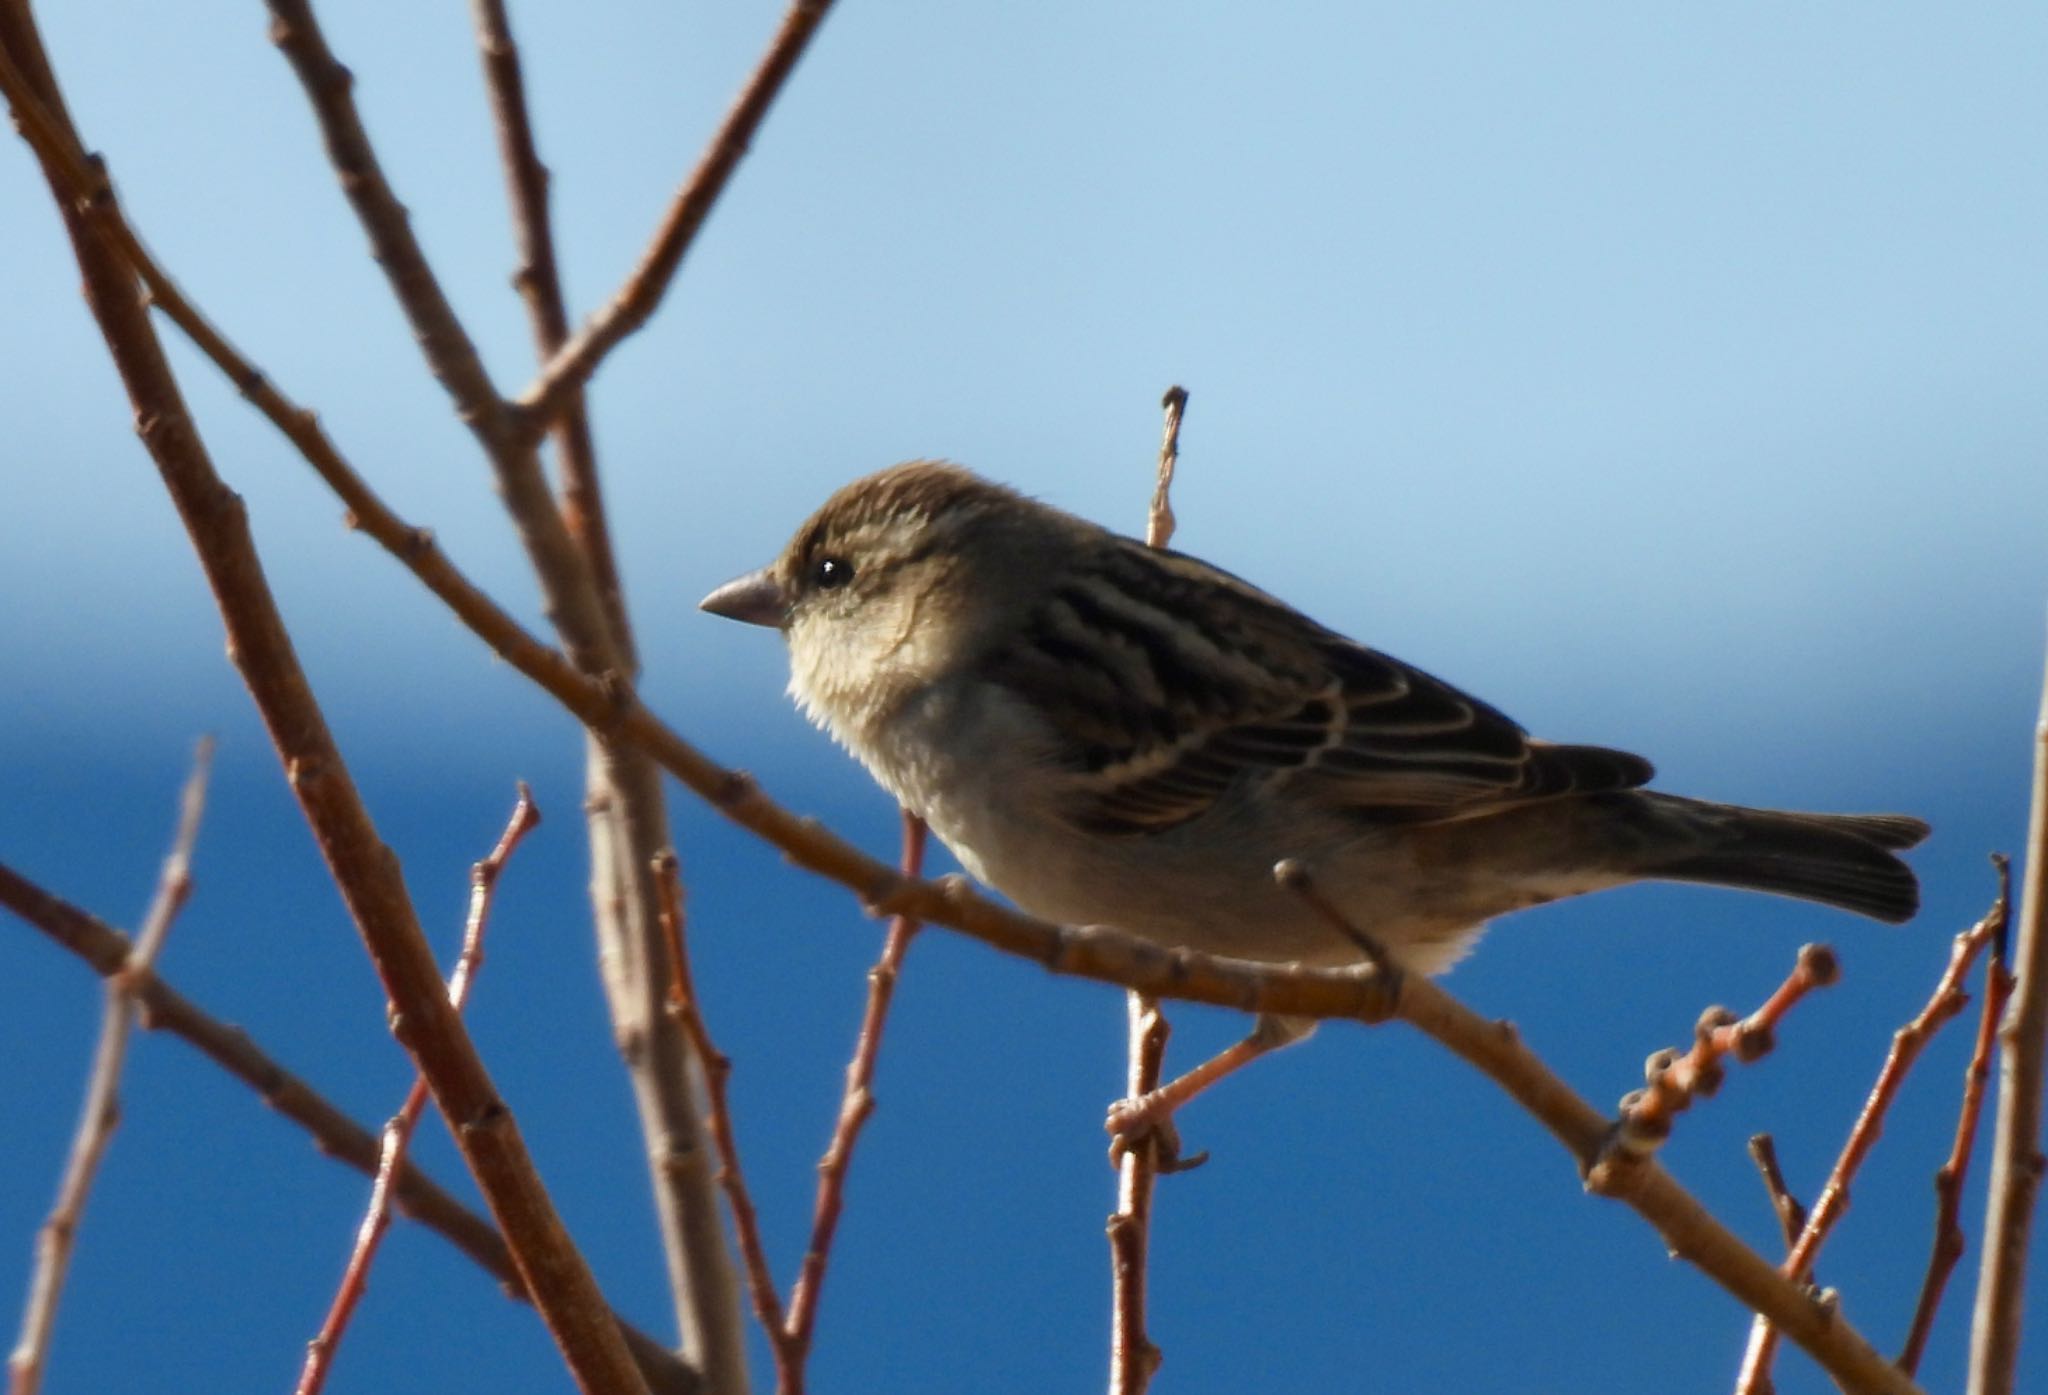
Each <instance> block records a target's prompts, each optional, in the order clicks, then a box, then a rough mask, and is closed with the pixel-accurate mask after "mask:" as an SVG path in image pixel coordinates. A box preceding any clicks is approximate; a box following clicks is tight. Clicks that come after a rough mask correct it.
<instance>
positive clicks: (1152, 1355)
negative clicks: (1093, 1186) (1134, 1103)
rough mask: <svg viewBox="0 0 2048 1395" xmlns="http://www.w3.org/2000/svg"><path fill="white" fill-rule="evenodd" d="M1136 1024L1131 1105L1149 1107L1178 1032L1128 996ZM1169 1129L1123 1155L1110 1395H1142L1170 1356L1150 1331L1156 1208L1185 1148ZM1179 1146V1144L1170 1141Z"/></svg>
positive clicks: (1113, 1255) (1151, 1004)
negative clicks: (1165, 1177) (1159, 1191)
mask: <svg viewBox="0 0 2048 1395" xmlns="http://www.w3.org/2000/svg"><path fill="white" fill-rule="evenodd" d="M1124 1006H1125V1012H1126V1015H1127V1017H1128V1019H1129V1023H1128V1036H1129V1039H1128V1043H1127V1046H1126V1060H1127V1063H1128V1064H1127V1068H1126V1071H1125V1077H1124V1085H1125V1091H1126V1094H1125V1097H1126V1098H1128V1099H1134V1100H1135V1099H1143V1098H1144V1097H1145V1096H1147V1095H1149V1094H1150V1093H1152V1091H1154V1090H1156V1089H1158V1088H1159V1080H1160V1077H1161V1076H1162V1075H1163V1074H1165V1069H1166V1042H1167V1038H1168V1036H1169V1035H1171V1032H1172V1028H1171V1026H1170V1025H1169V1024H1168V1023H1167V1020H1166V1015H1165V1014H1164V1013H1162V1012H1160V1010H1159V1002H1158V1000H1157V999H1156V998H1153V997H1151V996H1150V995H1149V994H1145V993H1127V994H1125V995H1124ZM1171 1128H1172V1124H1171V1123H1170V1122H1169V1123H1168V1124H1166V1125H1163V1126H1162V1127H1161V1128H1159V1129H1154V1130H1153V1131H1151V1132H1150V1133H1148V1134H1147V1135H1146V1136H1145V1137H1143V1138H1142V1139H1139V1140H1138V1141H1137V1142H1136V1143H1135V1144H1134V1145H1132V1146H1128V1147H1125V1148H1123V1149H1122V1150H1121V1151H1120V1152H1118V1153H1117V1189H1116V1210H1115V1211H1114V1212H1112V1213H1111V1214H1110V1217H1109V1223H1108V1225H1107V1226H1106V1230H1107V1232H1108V1235H1109V1287H1110V1309H1109V1316H1110V1329H1109V1389H1110V1395H1140V1393H1141V1392H1142V1391H1143V1390H1144V1389H1145V1388H1146V1386H1148V1385H1150V1384H1151V1382H1152V1377H1153V1376H1154V1375H1155V1374H1156V1373H1157V1372H1158V1370H1159V1363H1160V1362H1161V1360H1163V1359H1164V1354H1163V1353H1162V1352H1161V1351H1160V1350H1159V1347H1158V1344H1157V1343H1155V1342H1154V1341H1153V1340H1152V1338H1151V1336H1150V1334H1149V1333H1148V1332H1147V1331H1146V1325H1145V1306H1146V1303H1145V1300H1146V1288H1147V1284H1146V1279H1147V1277H1148V1270H1149V1259H1150V1252H1151V1240H1152V1202H1153V1198H1154V1193H1155V1190H1156V1188H1157V1186H1158V1182H1159V1174H1160V1172H1161V1171H1162V1170H1163V1167H1164V1164H1165V1163H1166V1162H1168V1161H1171V1160H1172V1159H1170V1158H1168V1157H1165V1156H1164V1154H1171V1153H1177V1152H1178V1151H1179V1149H1178V1140H1177V1139H1172V1135H1171V1134H1170V1133H1167V1132H1166V1130H1170V1129H1171ZM1169 1140H1171V1141H1169Z"/></svg>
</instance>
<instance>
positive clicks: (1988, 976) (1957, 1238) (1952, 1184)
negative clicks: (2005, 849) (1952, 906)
mask: <svg viewBox="0 0 2048 1395" xmlns="http://www.w3.org/2000/svg"><path fill="white" fill-rule="evenodd" d="M1991 861H1992V864H1993V865H1994V866H1995V867H1997V869H1998V899H1997V900H1996V901H1995V902H1994V903H1993V904H1992V909H1991V915H1992V916H1996V917H1997V920H1998V923H1997V925H1996V927H1995V928H1993V929H1992V930H1991V932H1990V934H1991V954H1990V956H1989V957H1988V958H1987V959H1986V960H1985V968H1984V1002H1983V1005H1982V1007H1981V1008H1980V1009H1979V1011H1978V1014H1977V1040H1976V1044H1975V1045H1974V1046H1972V1047H1971V1049H1970V1064H1969V1066H1968V1067H1967V1068H1965V1070H1964V1071H1963V1098H1962V1104H1961V1107H1960V1108H1959V1109H1958V1110H1957V1112H1956V1136H1955V1142H1954V1143H1952V1144H1950V1145H1949V1151H1948V1159H1947V1161H1945V1162H1944V1163H1942V1165H1941V1167H1940V1168H1939V1169H1938V1170H1937V1171H1936V1172H1935V1174H1934V1196H1935V1215H1934V1246H1933V1249H1932V1251H1931V1253H1929V1255H1928V1257H1927V1276H1926V1278H1924V1279H1923V1280H1921V1283H1920V1299H1919V1301H1918V1302H1917V1303H1915V1304H1914V1305H1913V1324H1912V1326H1911V1327H1910V1328H1908V1329H1907V1332H1906V1344H1905V1346H1904V1347H1903V1348H1902V1349H1901V1350H1900V1352H1899V1368H1900V1369H1901V1370H1903V1371H1905V1372H1906V1373H1907V1374H1908V1375H1911V1374H1912V1373H1914V1372H1916V1371H1918V1370H1919V1369H1920V1358H1921V1357H1922V1356H1923V1355H1925V1354H1926V1351H1927V1339H1928V1337H1929V1335H1930V1334H1931V1333H1932V1332H1933V1330H1934V1315H1935V1313H1936V1311H1937V1310H1939V1308H1940V1307H1941V1296H1942V1292H1943V1290H1944V1289H1946V1288H1947V1286H1948V1280H1949V1275H1950V1274H1952V1273H1953V1272H1954V1271H1955V1267H1956V1264H1957V1263H1958V1262H1959V1261H1960V1260H1961V1259H1962V1257H1963V1246H1964V1238H1963V1222H1962V1212H1963V1180H1964V1178H1966V1177H1967V1176H1968V1175H1969V1171H1970V1154H1971V1151H1972V1150H1973V1148H1974V1147H1975V1145H1976V1141H1977V1121H1978V1119H1979V1118H1980V1117H1981V1115H1982V1113H1983V1107H1984V1086H1985V1083H1986V1082H1987V1081H1988V1080H1989V1079H1990V1077H1991V1053H1992V1049H1993V1046H1994V1043H1995V1042H1996V1039H1997V1035H1998V1022H1999V1018H2000V1016H2001V1014H2003V1013H2004V1011H2005V1005H2006V1002H2007V1001H2008V1000H2009V999H2010V998H2011V997H2012V983H2013V980H2012V974H2011V973H2009V972H2008V971H2007V970H2006V967H2005V948H2004V946H2005V914H2006V906H2007V904H2008V902H2009V900H2010V897H2011V891H2012V884H2011V883H2012V871H2011V863H2010V861H2009V860H2008V859H2007V858H2006V857H2004V856H2003V855H2002V854H1993V855H1992V858H1991ZM1987 919H1989V917H1987Z"/></svg>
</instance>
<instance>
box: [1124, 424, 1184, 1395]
mask: <svg viewBox="0 0 2048 1395" xmlns="http://www.w3.org/2000/svg"><path fill="white" fill-rule="evenodd" d="M1159 405H1160V408H1161V409H1162V410H1163V412H1164V413H1165V417H1164V420H1163V421H1162V423H1161V426H1160V435H1159V465H1158V468H1157V470H1156V473H1155V475H1154V480H1153V485H1152V507H1151V508H1150V510H1148V512H1147V516H1146V519H1145V545H1146V546H1147V547H1165V546H1166V545H1167V544H1168V543H1170V542H1172V541H1173V529H1174V519H1173V472H1174V469H1175V467H1176V466H1178V465H1179V463H1180V420H1181V415H1182V413H1184V412H1185V411H1186V410H1187V405H1188V391H1187V389H1186V388H1184V387H1180V386H1178V385H1176V386H1174V387H1170V388H1168V389H1167V390H1166V395H1165V396H1164V397H1162V398H1160V399H1159ZM1124 1015H1125V1018H1126V1022H1127V1042H1126V1046H1125V1058H1126V1061H1127V1062H1128V1064H1127V1067H1126V1071H1125V1078H1124V1085H1125V1091H1124V1094H1125V1098H1127V1099H1132V1100H1138V1099H1143V1098H1145V1097H1146V1096H1147V1095H1150V1094H1151V1093H1152V1092H1153V1091H1154V1090H1156V1089H1158V1088H1159V1080H1160V1077H1161V1076H1163V1075H1164V1074H1165V1072H1166V1040H1167V1037H1168V1036H1169V1035H1171V1033H1172V1031H1173V1028H1172V1026H1171V1025H1170V1024H1169V1023H1168V1022H1167V1020H1166V1014H1165V1013H1163V1012H1161V1011H1160V1010H1159V1001H1158V999H1156V998H1154V997H1152V996H1150V995H1149V994H1145V993H1135V992H1134V993H1127V994H1125V995H1124ZM1171 1127H1172V1124H1171V1121H1169V1122H1168V1123H1167V1124H1165V1125H1162V1126H1160V1128H1158V1129H1154V1130H1153V1131H1152V1133H1151V1134H1150V1135H1149V1136H1147V1137H1146V1138H1144V1139H1142V1140H1140V1141H1139V1142H1138V1143H1137V1145H1136V1146H1133V1147H1125V1148H1121V1149H1113V1150H1112V1155H1113V1156H1114V1157H1115V1158H1116V1163H1117V1186H1116V1210H1115V1211H1113V1212H1112V1213H1111V1214H1110V1217H1109V1223H1108V1232H1109V1265H1110V1267H1109V1274H1110V1335H1109V1389H1110V1395H1142V1392H1143V1391H1144V1389H1145V1387H1146V1386H1147V1385H1149V1384H1151V1381H1152V1376H1153V1374H1154V1373H1155V1372H1157V1371H1158V1369H1159V1363H1160V1361H1161V1359H1162V1354H1161V1352H1160V1350H1159V1348H1158V1347H1157V1346H1156V1345H1155V1344H1154V1343H1153V1341H1152V1339H1151V1337H1150V1336H1148V1335H1147V1334H1146V1331H1145V1279H1146V1268H1147V1263H1148V1257H1149V1253H1150V1250H1151V1239H1152V1193H1153V1188H1154V1187H1155V1186H1156V1184H1157V1183H1158V1180H1159V1171H1160V1164H1161V1161H1162V1157H1163V1156H1164V1155H1166V1154H1177V1153H1178V1152H1179V1151H1180V1150H1179V1147H1178V1139H1174V1138H1172V1136H1171V1135H1166V1134H1164V1133H1163V1131H1164V1130H1166V1129H1170V1128H1171Z"/></svg>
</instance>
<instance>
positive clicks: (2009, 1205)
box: [1970, 681, 2048, 1395]
mask: <svg viewBox="0 0 2048 1395" xmlns="http://www.w3.org/2000/svg"><path fill="white" fill-rule="evenodd" d="M2032 800H2033V803H2032V810H2031V812H2030V814H2029V815H2028V820H2027V846H2026V851H2025V853H2024V855H2023V861H2022V863H2021V866H2022V869H2023V872H2022V877H2023V880H2022V882H2021V891H2020V914H2019V927H2018V929H2019V933H2018V934H2017V935H2016V936H2014V938H2013V946H2012V974H2013V994H2012V1003H2011V1005H2010V1006H2009V1007H2008V1008H2007V1009H2006V1012H2005V1018H2004V1021H2003V1023H2002V1024H2001V1025H2000V1027H1999V1029H1998V1047H1999V1052H1998V1066H1999V1069H1998V1123H1997V1125H1996V1128H1995V1131H1994V1133H1993V1134H1992V1139H1991V1179H1990V1180H1991V1194H1990V1198H1989V1200H1988V1201H1987V1203H1986V1205H1985V1210H1984V1260H1983V1264H1982V1266H1981V1267H1980V1268H1979V1269H1978V1271H1977V1307H1976V1311H1975V1313H1974V1314H1973V1315H1972V1317H1971V1322H1970V1395H2012V1391H2013V1389H2014V1385H2015V1382H2016V1380H2017V1375H2018V1370H2019V1359H2020V1328H2021V1324H2022V1321H2023V1319H2024V1318H2025V1315H2026V1314H2025V1309H2024V1307H2023V1306H2022V1304H2023V1300H2024V1299H2025V1296H2026V1288H2027V1241H2028V1237H2029V1236H2030V1235H2031V1234H2032V1232H2033V1226H2034V1204H2035V1202H2036V1201H2037V1200H2038V1199H2039V1194H2040V1189H2041V1174H2042V1172H2043V1170H2044V1169H2048V1158H2043V1156H2042V1154H2041V1108H2042V1098H2041V1096H2042V1090H2043V1086H2044V1084H2048V1069H2044V1066H2048V1060H2044V1058H2048V681H2044V683H2043V686H2042V694H2041V710H2040V715H2039V716H2038V717H2037V718H2036V721H2035V725H2034V785H2033V796H2032Z"/></svg>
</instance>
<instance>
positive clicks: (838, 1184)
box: [783, 809, 925, 1374]
mask: <svg viewBox="0 0 2048 1395" xmlns="http://www.w3.org/2000/svg"><path fill="white" fill-rule="evenodd" d="M902 813H903V853H902V859H901V862H900V863H899V865H900V867H901V868H902V871H903V875H904V876H906V877H917V876H921V875H923V870H924V846H925V825H924V820H923V819H921V818H919V817H918V816H917V815H915V814H913V813H911V812H910V811H909V810H908V809H905V810H903V811H902ZM917 931H918V923H917V921H915V920H913V919H912V918H910V917H909V916H903V915H899V916H893V917H891V918H890V921H889V934H888V936H887V938H885V939H884V940H883V941H882V957H881V958H880V959H878V960H876V961H875V967H874V968H872V969H870V970H868V1002H867V1008H866V1010H865V1011H864V1012H863V1013H862V1014H861V1019H860V1033H859V1035H858V1036H856V1037H855V1038H854V1046H853V1059H852V1060H851V1061H850V1062H848V1063H847V1067H846V1089H845V1090H844V1091H843V1092H842V1093H841V1095H840V1097H839V1117H838V1120H837V1121H836V1122H835V1123H834V1124H833V1126H832V1141H831V1142H830V1143H828V1144H827V1145H826V1147H825V1156H823V1157H822V1158H820V1159H818V1194H817V1200H816V1202H815V1203H814V1205H813V1206H812V1210H811V1240H810V1244H809V1245H808V1246H806V1247H805V1250H804V1259H803V1267H802V1268H801V1269H800V1270H798V1272H797V1276H796V1284H795V1285H794V1286H793V1287H792V1288H791V1289H790V1294H789V1316H788V1318H787V1319H786V1320H785V1321H784V1323H783V1330H784V1331H785V1332H786V1333H787V1334H788V1337H789V1345H790V1348H791V1353H792V1356H793V1361H794V1365H795V1368H796V1370H797V1371H798V1372H799V1374H801V1372H802V1370H803V1366H804V1362H805V1360H806V1359H807V1358H808V1357H809V1356H810V1350H811V1334H812V1331H813V1330H814V1328H815V1327H816V1325H817V1319H818V1294H819V1292H820V1290H822V1289H823V1287H824V1284H825V1265H826V1263H827V1261H828V1260H829V1259H830V1258H831V1254H832V1240H833V1237H834V1235H836V1234H837V1232H838V1229H839V1215H840V1212H841V1211H842V1210H843V1209H844V1208H845V1205H846V1174H847V1172H848V1170H849V1169H850V1168H851V1167H852V1166H853V1150H854V1145H855V1144H857V1143H858V1142H859V1141H860V1133H861V1130H862V1129H863V1128H864V1127H866V1125H867V1121H868V1117H869V1116H870V1115H872V1114H873V1113H874V1112H875V1094H874V1081H875V1061H876V1059H877V1058H878V1057H879V1056H880V1055H881V1050H882V1029H883V1028H884V1027H885V1026H886V1025H887V1024H888V1020H889V1005H890V1003H891V1002H892V1001H893V1000H894V999H895V996H896V980H897V978H898V977H899V976H900V975H901V974H902V972H903V956H904V955H905V954H907V953H908V952H909V950H910V942H911V940H913V939H914V938H916V936H917Z"/></svg>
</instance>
